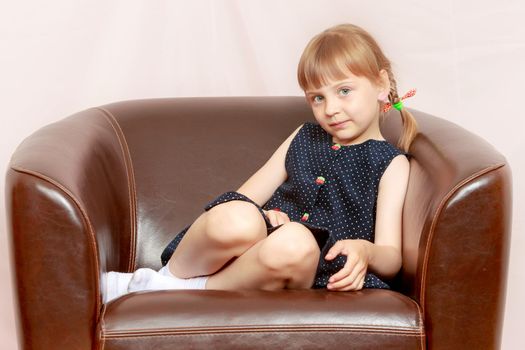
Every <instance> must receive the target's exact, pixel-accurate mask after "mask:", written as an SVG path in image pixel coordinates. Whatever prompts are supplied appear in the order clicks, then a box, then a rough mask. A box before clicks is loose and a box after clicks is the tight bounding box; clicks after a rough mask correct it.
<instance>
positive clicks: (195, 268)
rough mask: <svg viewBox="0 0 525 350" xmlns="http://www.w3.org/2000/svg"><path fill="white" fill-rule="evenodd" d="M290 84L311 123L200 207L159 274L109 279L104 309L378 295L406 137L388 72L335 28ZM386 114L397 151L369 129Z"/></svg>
mask: <svg viewBox="0 0 525 350" xmlns="http://www.w3.org/2000/svg"><path fill="white" fill-rule="evenodd" d="M297 75H298V80H299V84H300V86H301V88H302V89H303V90H304V92H305V96H306V100H307V103H308V104H309V106H311V108H312V111H313V114H314V116H315V119H316V121H317V123H305V124H303V125H301V126H299V127H298V128H297V129H296V130H295V131H294V132H293V133H292V134H291V135H290V136H289V137H288V138H287V139H286V140H285V141H284V142H283V143H282V144H281V145H280V147H279V148H278V149H277V150H276V151H275V153H274V154H273V155H272V156H271V158H270V159H269V160H268V161H267V162H266V164H264V165H263V166H262V167H261V168H260V169H259V170H258V171H257V172H256V173H255V174H253V175H252V176H251V177H250V178H249V179H248V180H247V181H246V182H245V183H244V184H243V185H242V186H241V187H240V188H239V189H238V190H237V191H235V192H227V193H224V194H222V195H220V196H219V197H218V198H216V199H215V200H213V201H212V202H211V203H209V204H208V205H207V206H206V207H205V211H204V213H202V215H200V216H199V217H198V218H197V219H196V220H195V222H194V223H193V224H191V225H190V226H188V227H186V228H185V229H184V230H183V231H182V232H180V233H179V234H178V235H176V236H175V238H174V239H173V241H172V242H171V243H170V244H169V245H168V246H167V247H166V248H165V250H164V252H163V253H162V257H161V260H162V264H163V266H164V267H162V268H161V269H160V270H159V271H158V272H157V271H154V270H151V269H147V268H141V269H138V270H137V271H135V272H134V273H127V274H126V273H117V272H109V273H108V275H107V280H106V287H105V291H104V292H105V295H104V300H105V302H107V301H109V300H112V299H114V298H116V297H118V296H120V295H123V294H125V293H128V292H134V291H142V290H159V289H222V290H237V289H263V290H277V289H283V288H290V289H303V288H327V289H328V290H330V291H351V290H360V289H362V288H389V285H388V284H387V283H386V282H385V280H389V279H391V278H393V277H394V276H395V275H396V274H397V272H398V271H399V269H400V267H401V214H402V208H403V202H404V198H405V192H406V187H407V182H408V175H409V162H408V160H407V158H406V156H405V152H407V151H408V149H409V146H410V144H411V142H412V140H413V139H414V137H415V134H416V132H417V131H416V123H415V120H414V118H413V117H412V115H411V114H410V113H409V112H408V111H407V110H405V109H404V108H403V106H402V102H401V100H400V99H399V96H398V92H397V88H396V81H395V79H394V75H393V74H392V69H391V66H390V62H389V60H388V59H387V58H386V57H385V56H384V54H383V52H382V51H381V49H380V48H379V46H378V45H377V43H376V41H375V40H374V39H373V38H372V37H371V36H370V35H369V34H368V33H367V32H365V31H364V30H363V29H361V28H359V27H357V26H355V25H351V24H343V25H338V26H335V27H332V28H329V29H327V30H325V31H323V32H322V33H320V34H318V35H317V36H315V37H314V38H313V39H312V40H311V41H310V42H309V43H308V45H307V47H306V49H305V50H304V52H303V54H302V56H301V59H300V62H299V67H298V74H297ZM390 106H394V107H395V108H396V109H398V110H399V111H400V114H401V118H402V121H403V127H404V130H403V135H402V137H401V139H400V141H399V144H398V147H399V148H400V149H398V148H396V147H394V146H393V145H391V144H390V143H388V142H387V141H385V139H384V137H383V135H382V134H381V130H380V128H379V124H380V119H381V118H382V117H383V115H384V110H385V109H386V108H387V107H390Z"/></svg>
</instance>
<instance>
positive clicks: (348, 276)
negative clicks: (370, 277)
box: [325, 239, 370, 292]
mask: <svg viewBox="0 0 525 350" xmlns="http://www.w3.org/2000/svg"><path fill="white" fill-rule="evenodd" d="M367 244H370V242H368V241H365V240H362V239H345V240H341V241H337V243H336V244H334V246H333V247H332V248H331V249H330V250H329V251H328V254H326V256H325V259H326V260H333V259H335V258H336V257H337V256H338V255H339V254H342V255H346V257H347V260H346V264H345V266H344V267H343V268H342V269H341V270H339V272H337V273H336V274H334V275H332V276H331V277H330V279H329V280H328V285H327V286H326V288H327V289H328V290H331V291H339V292H343V291H348V290H361V289H363V285H364V283H365V276H366V271H367V268H368V262H369V260H370V256H369V253H368V246H367Z"/></svg>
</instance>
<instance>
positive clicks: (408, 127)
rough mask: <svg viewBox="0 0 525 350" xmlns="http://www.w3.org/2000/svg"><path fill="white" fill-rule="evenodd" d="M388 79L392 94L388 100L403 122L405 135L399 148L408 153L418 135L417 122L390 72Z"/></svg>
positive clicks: (400, 140)
mask: <svg viewBox="0 0 525 350" xmlns="http://www.w3.org/2000/svg"><path fill="white" fill-rule="evenodd" d="M388 78H389V79H390V94H388V100H389V101H390V103H391V104H392V106H394V108H395V109H397V110H399V112H400V113H401V121H402V122H403V134H402V135H401V138H400V139H399V141H398V143H397V146H398V147H399V148H400V149H402V150H403V151H404V152H408V149H409V148H410V145H411V144H412V141H414V138H415V137H416V135H417V122H416V119H415V118H414V116H413V115H412V113H410V112H409V111H408V110H407V109H406V108H404V107H403V104H402V102H401V99H400V98H399V95H398V93H397V83H396V79H395V78H394V76H393V74H392V73H391V71H390V70H388Z"/></svg>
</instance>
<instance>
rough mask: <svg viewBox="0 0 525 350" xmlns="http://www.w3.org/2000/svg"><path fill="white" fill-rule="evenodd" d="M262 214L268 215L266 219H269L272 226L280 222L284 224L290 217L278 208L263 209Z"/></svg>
mask: <svg viewBox="0 0 525 350" xmlns="http://www.w3.org/2000/svg"><path fill="white" fill-rule="evenodd" d="M263 211H264V214H266V216H267V217H268V220H270V224H272V226H273V227H275V226H279V225H282V224H285V223H287V222H290V218H289V217H288V215H286V213H283V212H282V211H279V210H273V209H272V210H264V209H263Z"/></svg>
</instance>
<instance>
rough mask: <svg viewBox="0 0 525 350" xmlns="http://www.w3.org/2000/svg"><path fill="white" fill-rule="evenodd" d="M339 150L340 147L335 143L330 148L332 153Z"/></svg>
mask: <svg viewBox="0 0 525 350" xmlns="http://www.w3.org/2000/svg"><path fill="white" fill-rule="evenodd" d="M340 148H341V145H340V144H338V143H336V144H335V145H333V146H332V149H333V150H334V151H337V150H339V149H340Z"/></svg>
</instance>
